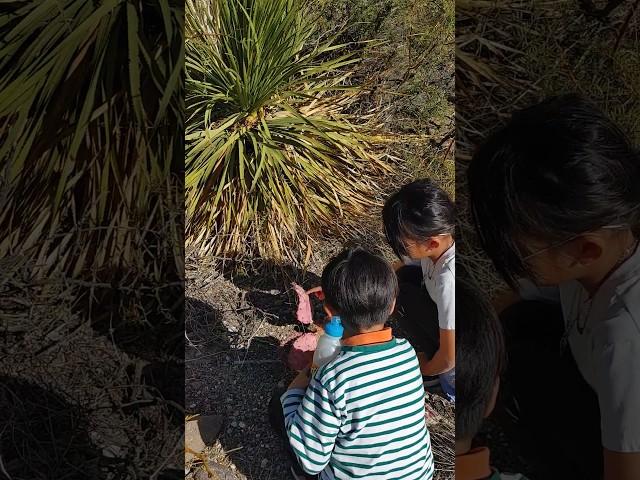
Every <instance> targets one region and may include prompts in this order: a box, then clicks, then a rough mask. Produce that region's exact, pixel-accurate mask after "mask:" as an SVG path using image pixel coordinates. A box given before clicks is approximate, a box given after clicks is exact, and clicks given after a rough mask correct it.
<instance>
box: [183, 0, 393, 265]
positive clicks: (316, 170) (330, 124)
mask: <svg viewBox="0 0 640 480" xmlns="http://www.w3.org/2000/svg"><path fill="white" fill-rule="evenodd" d="M186 24H187V25H186V36H187V38H186V72H187V77H186V89H187V97H186V101H187V105H186V106H187V121H186V146H185V148H186V162H185V167H186V175H185V178H186V185H185V190H186V210H187V212H186V213H187V227H186V233H187V244H188V245H193V246H194V247H196V248H197V249H199V250H200V251H201V252H204V253H213V254H220V255H228V254H233V255H240V254H243V253H247V252H249V251H253V252H254V253H258V254H261V255H263V256H270V257H274V258H280V257H282V256H285V255H287V256H295V254H296V252H300V251H301V248H304V246H305V245H306V244H307V240H308V238H309V237H308V235H309V234H310V233H311V232H313V230H314V229H317V228H320V227H323V226H330V225H335V223H336V217H338V216H346V217H351V218H353V217H354V216H355V215H358V214H361V213H363V212H364V211H365V210H366V209H367V207H369V206H371V205H372V204H373V202H374V194H373V192H374V191H375V185H374V181H375V178H376V176H377V175H379V174H380V173H381V172H384V171H385V168H387V167H385V164H384V163H383V162H382V161H381V159H380V156H379V154H378V153H377V152H379V149H378V147H379V144H380V142H382V141H383V138H382V136H380V135H374V130H373V128H372V122H371V119H370V118H369V117H368V116H367V115H361V116H360V117H358V118H356V116H355V115H354V114H352V113H349V112H350V111H351V110H350V109H353V106H354V104H355V102H356V101H357V98H358V96H359V94H360V92H361V89H360V88H358V87H357V86H354V85H350V84H349V80H350V77H351V73H352V71H351V68H352V67H353V65H354V64H355V63H356V62H358V60H359V59H358V57H357V54H355V53H353V49H352V50H351V51H346V47H347V45H343V44H335V42H334V41H333V40H332V39H328V40H323V41H321V40H318V38H319V37H318V36H317V35H316V32H314V27H313V24H314V20H313V18H312V17H311V16H310V15H308V12H307V11H306V10H305V8H304V7H303V4H302V2H301V0H188V1H187V13H186ZM369 113H370V112H367V114H369ZM254 249H257V251H254Z"/></svg>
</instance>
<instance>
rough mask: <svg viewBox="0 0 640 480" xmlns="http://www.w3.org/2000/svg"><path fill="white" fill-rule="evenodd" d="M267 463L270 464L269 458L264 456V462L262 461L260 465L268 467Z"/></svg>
mask: <svg viewBox="0 0 640 480" xmlns="http://www.w3.org/2000/svg"><path fill="white" fill-rule="evenodd" d="M267 465H269V460H267V459H266V458H263V459H262V462H260V467H261V468H267Z"/></svg>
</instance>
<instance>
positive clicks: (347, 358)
mask: <svg viewBox="0 0 640 480" xmlns="http://www.w3.org/2000/svg"><path fill="white" fill-rule="evenodd" d="M391 342H393V343H392V344H389V345H388V346H386V348H384V349H379V350H378V349H372V350H371V351H363V350H352V349H343V350H342V351H341V352H340V353H339V354H338V355H337V356H336V357H335V358H334V359H333V360H331V361H329V362H327V363H326V364H325V365H323V366H322V367H321V368H320V369H318V371H317V372H316V378H317V379H318V380H320V382H321V383H323V384H325V385H327V386H329V385H331V384H342V383H343V382H344V381H345V380H347V379H348V378H349V377H350V376H351V375H352V374H353V372H354V371H360V370H361V369H363V368H368V366H370V365H373V364H378V365H380V364H384V363H385V361H387V362H388V363H395V362H397V361H398V358H399V356H402V357H404V358H406V360H407V361H409V360H414V359H415V361H416V365H417V361H418V360H417V358H418V357H417V354H416V351H415V349H414V348H413V346H412V345H411V344H410V343H409V342H408V340H407V339H406V338H398V337H393V339H392V340H391Z"/></svg>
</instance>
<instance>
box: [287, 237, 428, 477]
mask: <svg viewBox="0 0 640 480" xmlns="http://www.w3.org/2000/svg"><path fill="white" fill-rule="evenodd" d="M322 291H323V293H324V298H325V303H324V308H325V311H326V312H327V314H328V315H329V316H334V315H339V316H340V317H341V318H342V321H343V325H344V336H343V339H342V351H341V352H340V354H339V355H338V356H337V357H336V358H335V359H333V360H331V361H330V362H329V363H327V364H326V365H324V366H322V367H321V368H320V369H319V370H318V371H317V372H316V374H315V375H314V376H313V378H312V379H311V380H310V382H309V384H308V386H307V385H305V384H304V382H302V380H303V379H300V378H299V379H298V380H294V382H292V384H291V385H290V386H289V389H288V390H287V392H286V393H284V395H282V397H281V401H282V410H283V413H284V417H285V418H284V424H285V430H286V434H287V437H288V440H289V444H290V446H291V447H292V449H293V451H294V452H295V455H296V457H297V462H298V463H299V464H300V465H301V466H302V468H303V469H304V470H305V471H306V472H307V473H310V474H318V473H319V474H320V478H321V479H325V480H326V479H334V478H335V479H345V480H346V479H359V478H362V479H367V480H383V479H384V480H387V479H391V478H395V479H406V480H429V479H431V478H432V476H433V455H432V453H431V442H430V439H429V432H428V430H427V426H426V422H425V405H424V387H423V384H422V375H421V373H420V367H419V364H418V358H417V356H416V352H415V351H414V349H413V347H412V346H411V345H410V344H409V343H408V342H407V341H406V340H403V339H396V338H393V335H392V333H391V329H390V328H385V322H386V321H387V320H388V318H389V315H390V314H391V312H392V311H393V309H394V305H395V298H396V296H397V293H398V283H397V279H396V275H395V272H394V271H393V270H392V269H391V266H390V265H389V264H388V263H387V262H386V261H385V260H384V259H382V258H380V257H377V256H375V255H372V254H371V253H369V252H367V251H365V250H362V249H350V250H346V251H344V252H342V253H341V254H340V255H338V256H337V257H335V258H333V259H332V260H331V261H330V262H329V264H328V265H327V266H326V267H325V269H324V271H323V274H322ZM303 386H305V387H306V389H305V388H302V387H303Z"/></svg>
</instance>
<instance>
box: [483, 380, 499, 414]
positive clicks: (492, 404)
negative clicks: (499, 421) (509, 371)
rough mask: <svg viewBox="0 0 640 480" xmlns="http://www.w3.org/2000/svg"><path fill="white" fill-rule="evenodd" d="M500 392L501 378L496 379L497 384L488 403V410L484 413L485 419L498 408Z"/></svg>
mask: <svg viewBox="0 0 640 480" xmlns="http://www.w3.org/2000/svg"><path fill="white" fill-rule="evenodd" d="M499 391H500V378H496V383H495V384H494V385H493V391H492V392H491V396H490V397H489V401H488V402H487V408H486V409H485V411H484V418H487V417H488V416H489V415H491V412H493V409H494V408H495V407H496V402H497V401H498V392H499Z"/></svg>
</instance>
